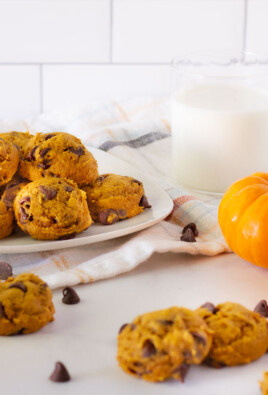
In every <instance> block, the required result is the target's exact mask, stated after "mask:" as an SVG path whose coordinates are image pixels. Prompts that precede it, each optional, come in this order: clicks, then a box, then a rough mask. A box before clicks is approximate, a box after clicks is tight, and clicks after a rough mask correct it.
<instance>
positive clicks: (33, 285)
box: [0, 273, 55, 335]
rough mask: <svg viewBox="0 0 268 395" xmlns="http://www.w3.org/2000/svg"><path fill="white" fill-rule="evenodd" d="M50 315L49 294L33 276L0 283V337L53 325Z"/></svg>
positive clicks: (28, 275) (10, 279) (51, 306)
mask: <svg viewBox="0 0 268 395" xmlns="http://www.w3.org/2000/svg"><path fill="white" fill-rule="evenodd" d="M54 312H55V310H54V306H53V303H52V292H51V290H50V289H49V288H48V286H47V284H46V283H44V282H43V281H42V280H41V279H40V278H39V277H37V276H35V275H34V274H31V273H29V274H21V275H19V276H17V277H9V278H8V279H7V280H6V281H5V282H2V283H0V335H15V334H25V333H31V332H35V331H38V330H39V329H40V328H42V327H43V326H44V325H46V324H47V323H48V322H50V321H53V319H54V318H53V314H54Z"/></svg>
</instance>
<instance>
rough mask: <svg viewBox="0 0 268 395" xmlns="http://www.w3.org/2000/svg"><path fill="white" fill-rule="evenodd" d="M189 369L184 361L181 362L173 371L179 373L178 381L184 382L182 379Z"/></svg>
mask: <svg viewBox="0 0 268 395" xmlns="http://www.w3.org/2000/svg"><path fill="white" fill-rule="evenodd" d="M189 369H190V365H187V364H186V363H184V364H182V365H181V366H180V367H178V368H177V369H175V370H174V371H173V373H179V375H180V381H181V382H182V383H184V379H185V377H186V376H187V374H188V372H189Z"/></svg>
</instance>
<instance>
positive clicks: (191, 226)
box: [182, 222, 199, 237]
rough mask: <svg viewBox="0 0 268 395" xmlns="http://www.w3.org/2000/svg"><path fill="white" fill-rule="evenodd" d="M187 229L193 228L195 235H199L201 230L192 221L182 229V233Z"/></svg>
mask: <svg viewBox="0 0 268 395" xmlns="http://www.w3.org/2000/svg"><path fill="white" fill-rule="evenodd" d="M187 229H191V230H192V232H193V234H194V235H195V237H197V236H198V234H199V232H198V230H197V227H196V224H195V223H194V222H190V223H189V224H187V225H186V226H185V227H184V228H183V229H182V234H184V233H185V232H186V231H187Z"/></svg>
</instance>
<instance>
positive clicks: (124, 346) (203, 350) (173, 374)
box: [117, 307, 212, 381]
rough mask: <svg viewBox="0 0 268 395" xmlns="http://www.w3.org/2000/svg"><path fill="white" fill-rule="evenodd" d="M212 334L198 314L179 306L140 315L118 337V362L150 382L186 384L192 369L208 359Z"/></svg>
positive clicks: (123, 367) (124, 326) (123, 327)
mask: <svg viewBox="0 0 268 395" xmlns="http://www.w3.org/2000/svg"><path fill="white" fill-rule="evenodd" d="M211 342H212V335H211V333H210V330H209V329H208V327H207V325H206V323H205V322H204V320H203V319H202V318H201V317H200V316H199V315H198V314H196V313H195V312H193V311H191V310H189V309H186V308H179V307H171V308H169V309H166V310H160V311H155V312H152V313H147V314H143V315H141V316H138V317H137V318H136V319H135V320H134V321H133V322H132V323H131V324H127V325H123V326H122V327H121V329H120V331H119V335H118V352H117V359H118V362H119V365H120V366H121V368H122V369H123V370H124V371H126V372H127V373H129V374H132V375H134V376H136V377H141V378H143V379H145V380H148V381H163V380H166V379H169V378H173V379H175V380H181V381H183V379H184V377H185V375H186V373H187V370H188V369H189V366H190V365H192V364H200V363H201V362H202V361H203V359H204V358H205V357H206V356H207V354H208V352H209V349H210V346H211Z"/></svg>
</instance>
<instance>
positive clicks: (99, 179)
mask: <svg viewBox="0 0 268 395" xmlns="http://www.w3.org/2000/svg"><path fill="white" fill-rule="evenodd" d="M107 177H108V174H103V175H102V176H99V177H98V178H97V180H96V181H103V180H105V178H107Z"/></svg>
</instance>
